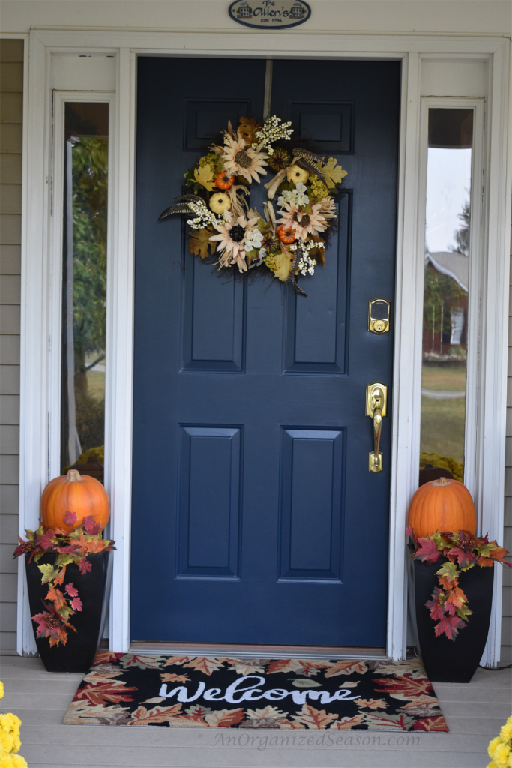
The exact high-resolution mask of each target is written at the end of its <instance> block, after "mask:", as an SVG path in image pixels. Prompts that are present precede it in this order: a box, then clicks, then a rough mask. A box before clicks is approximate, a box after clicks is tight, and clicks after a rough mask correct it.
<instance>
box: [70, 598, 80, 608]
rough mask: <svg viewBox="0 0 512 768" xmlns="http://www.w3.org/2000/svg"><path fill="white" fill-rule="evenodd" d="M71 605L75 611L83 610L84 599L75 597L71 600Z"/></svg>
mask: <svg viewBox="0 0 512 768" xmlns="http://www.w3.org/2000/svg"><path fill="white" fill-rule="evenodd" d="M71 607H72V609H73V610H74V611H81V610H82V601H81V600H80V598H79V597H74V598H73V599H72V601H71Z"/></svg>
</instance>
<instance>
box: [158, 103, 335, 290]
mask: <svg viewBox="0 0 512 768" xmlns="http://www.w3.org/2000/svg"><path fill="white" fill-rule="evenodd" d="M292 133H293V129H292V128H291V122H288V123H283V122H282V121H281V119H280V118H278V117H276V116H275V115H274V116H273V117H269V118H268V119H267V120H266V121H265V122H264V123H263V124H261V123H257V122H256V120H254V119H252V118H245V117H242V118H241V120H240V125H239V126H238V129H237V131H233V128H232V126H231V123H229V126H228V129H227V131H223V145H222V146H219V145H217V144H213V145H212V146H211V147H210V150H209V152H208V154H206V155H203V156H202V157H201V158H200V159H199V160H198V161H197V162H196V163H194V165H193V166H192V167H191V168H189V169H188V170H187V171H186V173H185V183H186V185H187V186H188V187H190V188H191V191H192V194H187V195H183V196H181V197H179V198H177V199H178V200H180V201H181V202H179V203H176V204H174V205H171V206H170V208H167V209H166V210H165V211H163V213H162V214H161V215H160V217H159V221H162V220H163V219H166V218H167V217H168V216H171V215H173V214H176V213H181V214H188V215H190V214H191V213H192V214H193V217H192V218H190V219H188V220H187V224H188V226H189V229H190V232H189V251H190V252H191V253H192V254H194V255H197V256H201V258H203V259H204V258H206V257H207V256H213V255H215V256H216V257H217V261H216V262H215V263H216V264H218V265H219V269H226V268H233V267H235V269H236V268H238V270H239V272H240V273H242V274H244V273H245V274H248V270H251V269H254V268H255V267H263V268H266V269H268V270H270V271H271V272H272V273H273V275H274V277H275V278H277V279H278V280H281V281H283V282H290V283H292V285H293V287H294V289H295V291H296V292H297V293H299V294H301V295H302V296H306V294H305V293H304V291H303V290H302V289H301V288H299V286H298V284H297V277H298V276H299V275H303V276H305V275H308V274H309V275H313V274H314V271H315V267H316V265H317V263H320V264H322V265H324V264H325V246H326V241H327V237H328V232H329V227H330V226H331V225H332V223H333V221H334V219H335V218H336V212H335V203H334V198H333V195H335V194H336V193H337V192H339V190H340V187H341V185H342V183H343V179H344V177H345V176H346V175H347V171H344V170H343V168H342V167H341V166H340V165H338V164H337V161H336V160H335V159H334V158H333V157H329V158H328V160H327V162H325V158H323V157H318V156H317V155H315V154H313V153H312V152H310V151H309V150H307V149H304V148H301V147H294V148H293V149H290V145H289V141H290V136H291V134H292ZM287 145H288V146H287ZM265 166H268V168H269V169H270V170H271V171H273V172H274V173H275V176H274V178H273V179H272V180H271V181H269V182H268V183H267V184H265V188H266V189H267V191H268V200H267V201H266V202H265V203H264V204H263V207H264V213H263V216H262V215H261V214H260V213H259V212H258V211H256V210H254V209H252V208H249V205H248V203H247V200H246V197H245V196H246V195H247V193H248V192H249V191H250V187H251V185H252V184H253V183H257V184H259V183H260V176H263V175H266V173H267V171H266V170H265ZM276 194H277V195H278V197H277V200H276V204H277V210H275V209H274V204H273V202H272V201H273V200H274V198H275V196H276Z"/></svg>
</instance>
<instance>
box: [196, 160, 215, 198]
mask: <svg viewBox="0 0 512 768" xmlns="http://www.w3.org/2000/svg"><path fill="white" fill-rule="evenodd" d="M194 178H195V180H196V181H197V182H198V184H202V185H203V187H205V188H206V189H207V190H208V191H209V192H211V191H212V190H213V186H214V178H213V171H212V169H211V167H210V166H209V165H203V166H201V167H199V168H196V170H195V171H194Z"/></svg>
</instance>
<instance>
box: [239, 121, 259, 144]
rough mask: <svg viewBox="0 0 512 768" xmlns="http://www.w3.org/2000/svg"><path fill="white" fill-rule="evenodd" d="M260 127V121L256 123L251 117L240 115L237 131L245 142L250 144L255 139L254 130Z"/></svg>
mask: <svg viewBox="0 0 512 768" xmlns="http://www.w3.org/2000/svg"><path fill="white" fill-rule="evenodd" d="M260 128H261V123H257V122H256V120H255V119H254V118H253V117H241V118H240V125H239V126H238V133H239V134H240V136H241V137H242V139H245V141H246V143H247V144H252V143H253V142H255V141H256V131H259V129H260Z"/></svg>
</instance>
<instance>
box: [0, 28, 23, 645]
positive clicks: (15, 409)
mask: <svg viewBox="0 0 512 768" xmlns="http://www.w3.org/2000/svg"><path fill="white" fill-rule="evenodd" d="M22 111H23V41H22V40H0V653H2V654H14V653H15V648H16V579H17V577H16V574H17V563H16V562H15V561H14V560H13V558H12V551H13V548H14V546H15V544H16V542H17V534H18V446H19V427H18V425H19V391H20V366H19V363H20V337H19V333H20V266H21V144H22Z"/></svg>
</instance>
